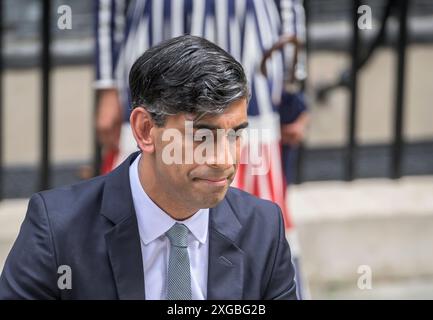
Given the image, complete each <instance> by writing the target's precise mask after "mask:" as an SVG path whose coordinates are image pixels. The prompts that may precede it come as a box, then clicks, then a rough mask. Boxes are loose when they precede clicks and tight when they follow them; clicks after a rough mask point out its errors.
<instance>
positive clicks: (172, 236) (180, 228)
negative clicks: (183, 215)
mask: <svg viewBox="0 0 433 320" xmlns="http://www.w3.org/2000/svg"><path fill="white" fill-rule="evenodd" d="M188 231H189V229H188V227H187V226H186V225H184V224H182V223H177V222H176V223H175V224H174V226H172V227H171V228H170V230H168V231H167V232H166V233H165V234H166V235H167V237H168V239H169V240H170V243H171V245H172V246H175V247H183V248H186V247H188Z"/></svg>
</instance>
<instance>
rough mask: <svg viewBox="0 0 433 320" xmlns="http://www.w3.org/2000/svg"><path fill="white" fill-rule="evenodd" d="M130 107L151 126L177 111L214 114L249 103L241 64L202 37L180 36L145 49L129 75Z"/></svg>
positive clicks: (159, 124) (160, 123)
mask: <svg viewBox="0 0 433 320" xmlns="http://www.w3.org/2000/svg"><path fill="white" fill-rule="evenodd" d="M129 87H130V90H131V96H132V107H133V108H135V107H139V106H141V107H144V108H145V109H146V110H147V111H148V112H149V113H150V114H151V116H152V118H153V120H154V121H155V123H156V125H158V126H163V125H164V123H165V118H166V116H168V115H175V114H178V113H181V112H186V113H193V114H198V115H200V114H204V113H211V114H217V113H221V112H223V111H224V109H225V108H226V107H227V106H228V105H229V104H231V103H232V102H234V101H237V100H239V99H241V98H246V99H248V98H249V93H248V85H247V80H246V76H245V73H244V70H243V68H242V65H241V64H240V63H239V62H237V61H236V60H235V59H234V58H233V57H232V56H231V55H230V54H228V53H227V52H226V51H224V50H223V49H221V48H220V47H218V46H217V45H215V44H213V43H212V42H209V41H207V40H205V39H203V38H200V37H195V36H190V35H184V36H180V37H177V38H173V39H170V40H167V41H164V42H161V43H160V44H158V45H156V46H154V47H152V48H150V49H148V50H147V51H146V52H145V53H144V54H143V55H141V56H140V57H139V58H138V59H137V60H136V61H135V63H134V65H133V66H132V68H131V71H130V73H129Z"/></svg>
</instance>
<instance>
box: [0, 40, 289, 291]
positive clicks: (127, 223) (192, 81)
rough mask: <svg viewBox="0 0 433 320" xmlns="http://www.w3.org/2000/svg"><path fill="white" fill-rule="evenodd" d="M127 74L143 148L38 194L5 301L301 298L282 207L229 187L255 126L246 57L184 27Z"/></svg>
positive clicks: (7, 275) (7, 272) (6, 278)
mask: <svg viewBox="0 0 433 320" xmlns="http://www.w3.org/2000/svg"><path fill="white" fill-rule="evenodd" d="M129 80H130V88H131V98H132V101H133V111H132V113H131V117H130V123H131V128H132V131H133V134H134V137H135V140H136V142H137V146H138V148H139V149H140V152H136V153H134V154H132V155H131V156H130V157H129V158H128V159H127V160H126V161H125V162H123V164H121V165H120V166H119V167H118V168H117V169H116V170H114V171H113V172H112V173H110V174H108V175H106V176H100V177H96V178H94V179H91V180H89V181H85V182H82V183H79V184H76V185H72V186H68V187H63V188H58V189H53V190H49V191H43V192H40V193H37V194H35V195H34V196H33V197H32V198H31V199H30V203H29V207H28V211H27V214H26V217H25V220H24V222H23V224H22V227H21V230H20V233H19V235H18V238H17V240H16V241H15V244H14V246H13V248H12V250H11V252H10V254H9V256H8V258H7V260H6V264H5V266H4V269H3V273H2V275H1V278H0V299H21V298H24V299H296V293H295V292H296V285H295V282H294V269H293V265H292V262H291V255H290V249H289V245H288V243H287V241H286V239H285V232H284V223H283V218H282V214H281V210H280V208H279V207H278V206H277V205H276V204H274V203H272V202H269V201H265V200H261V199H258V198H256V197H254V196H252V195H249V194H247V193H245V192H243V191H240V190H238V189H234V188H230V187H229V185H230V182H231V181H232V179H233V176H234V175H235V173H236V168H237V164H238V163H239V157H240V155H239V149H240V140H241V139H240V137H241V135H240V134H239V133H240V131H241V130H242V129H244V128H245V127H246V126H247V125H248V122H247V112H246V111H247V100H248V88H247V83H246V77H245V74H244V71H243V69H242V66H241V65H240V64H239V63H238V62H237V61H236V60H234V59H233V57H231V56H230V55H229V54H228V53H226V52H225V51H224V50H222V49H221V48H219V47H217V46H216V45H214V44H212V43H210V42H208V41H207V40H204V39H202V38H198V37H192V36H181V37H178V38H174V39H172V40H169V41H166V42H162V43H161V44H159V45H157V46H155V47H153V48H151V49H149V50H148V51H146V52H145V53H144V54H143V55H142V56H141V57H140V58H139V59H138V60H137V61H136V62H135V64H134V65H133V67H132V69H131V72H130V78H129ZM215 133H217V134H216V135H215ZM215 136H216V137H215Z"/></svg>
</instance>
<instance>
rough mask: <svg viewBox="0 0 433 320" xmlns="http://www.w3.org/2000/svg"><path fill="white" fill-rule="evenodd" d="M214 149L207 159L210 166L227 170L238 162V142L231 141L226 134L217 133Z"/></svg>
mask: <svg viewBox="0 0 433 320" xmlns="http://www.w3.org/2000/svg"><path fill="white" fill-rule="evenodd" d="M214 149H215V150H214V154H213V155H212V156H210V157H209V158H208V161H207V164H208V165H209V166H210V167H212V168H217V169H222V170H227V169H230V168H231V167H232V166H233V165H234V164H235V163H236V153H237V150H236V149H237V147H236V142H233V141H230V139H229V138H228V137H227V135H226V134H219V133H218V134H217V139H216V143H215V146H214Z"/></svg>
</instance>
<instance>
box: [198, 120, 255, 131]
mask: <svg viewBox="0 0 433 320" xmlns="http://www.w3.org/2000/svg"><path fill="white" fill-rule="evenodd" d="M246 127H248V122H247V121H245V122H243V123H241V124H240V125H237V126H236V127H234V128H231V129H233V130H234V131H238V130H240V129H245V128H246ZM193 128H194V129H197V130H199V129H208V130H217V129H224V128H221V127H219V126H216V125H213V124H208V123H197V124H195V123H194V124H193Z"/></svg>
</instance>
